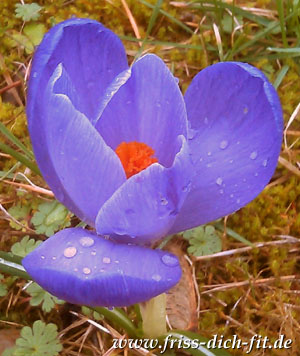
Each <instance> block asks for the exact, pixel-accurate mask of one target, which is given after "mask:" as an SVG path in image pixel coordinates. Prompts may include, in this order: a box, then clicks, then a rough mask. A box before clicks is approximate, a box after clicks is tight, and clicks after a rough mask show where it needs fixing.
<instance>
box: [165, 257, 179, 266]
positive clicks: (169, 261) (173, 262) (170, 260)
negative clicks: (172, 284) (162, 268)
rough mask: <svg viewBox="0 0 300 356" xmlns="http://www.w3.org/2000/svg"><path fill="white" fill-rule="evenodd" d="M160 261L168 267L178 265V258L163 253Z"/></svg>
mask: <svg viewBox="0 0 300 356" xmlns="http://www.w3.org/2000/svg"><path fill="white" fill-rule="evenodd" d="M161 260H162V262H163V263H164V264H165V265H166V266H168V267H175V266H177V265H178V259H177V258H176V257H174V256H172V255H167V254H165V255H163V256H162V258H161Z"/></svg>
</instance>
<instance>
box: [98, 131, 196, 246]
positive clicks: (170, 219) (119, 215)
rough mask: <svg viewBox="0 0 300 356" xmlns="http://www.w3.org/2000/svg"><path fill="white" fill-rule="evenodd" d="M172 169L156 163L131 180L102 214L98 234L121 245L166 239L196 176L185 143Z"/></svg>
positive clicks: (112, 198) (99, 214)
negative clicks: (111, 238) (110, 238)
mask: <svg viewBox="0 0 300 356" xmlns="http://www.w3.org/2000/svg"><path fill="white" fill-rule="evenodd" d="M180 138H181V145H182V147H181V150H180V152H179V153H178V154H177V155H176V157H175V160H174V163H173V165H172V166H171V167H170V168H165V167H163V166H161V165H160V164H159V163H154V164H152V165H151V166H149V167H148V168H146V169H145V170H143V171H141V172H140V173H138V174H136V175H134V176H132V177H131V178H129V179H128V180H127V181H126V182H125V183H124V184H123V185H122V186H121V187H120V188H119V189H118V190H116V192H115V193H114V194H113V195H112V196H111V198H110V199H108V200H107V201H106V203H105V204H104V205H103V206H102V208H101V209H100V210H99V213H98V216H97V219H96V230H97V232H98V233H99V234H109V235H113V238H114V239H116V240H118V241H120V242H133V243H147V242H150V241H153V240H156V239H159V238H161V237H163V236H165V235H166V234H167V233H168V231H169V230H170V228H171V226H172V225H173V223H174V221H175V219H176V216H177V214H178V213H179V211H180V209H181V207H182V204H183V202H184V200H185V198H186V196H187V194H188V191H189V188H190V182H191V179H192V174H193V167H192V166H191V162H190V157H189V152H188V147H187V143H186V140H185V138H184V137H183V136H181V137H180Z"/></svg>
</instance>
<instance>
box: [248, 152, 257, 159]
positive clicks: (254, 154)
mask: <svg viewBox="0 0 300 356" xmlns="http://www.w3.org/2000/svg"><path fill="white" fill-rule="evenodd" d="M256 157H257V152H256V151H254V152H252V153H251V155H250V158H251V159H255V158H256Z"/></svg>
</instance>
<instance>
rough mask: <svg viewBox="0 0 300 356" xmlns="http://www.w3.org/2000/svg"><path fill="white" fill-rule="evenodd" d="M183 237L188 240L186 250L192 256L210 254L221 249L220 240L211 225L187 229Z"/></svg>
mask: <svg viewBox="0 0 300 356" xmlns="http://www.w3.org/2000/svg"><path fill="white" fill-rule="evenodd" d="M183 237H184V238H185V239H187V240H188V241H189V243H190V246H189V247H188V252H189V253H190V254H192V255H194V256H206V255H211V254H213V253H217V252H220V251H221V250H222V241H221V239H220V237H219V236H218V234H217V233H216V230H215V228H214V227H213V226H210V225H207V226H205V227H203V226H199V227H197V228H195V229H191V230H187V231H185V232H184V233H183Z"/></svg>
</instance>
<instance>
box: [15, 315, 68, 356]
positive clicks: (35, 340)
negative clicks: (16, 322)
mask: <svg viewBox="0 0 300 356" xmlns="http://www.w3.org/2000/svg"><path fill="white" fill-rule="evenodd" d="M57 336H58V333H57V326H56V325H55V324H45V323H43V322H42V321H41V320H37V321H35V322H34V324H33V327H32V328H30V327H29V326H25V327H24V328H23V329H22V330H21V337H20V338H19V339H17V341H16V349H15V350H14V352H13V355H14V356H55V355H58V354H59V352H60V351H61V350H62V345H61V344H60V343H59V341H58V338H57Z"/></svg>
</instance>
